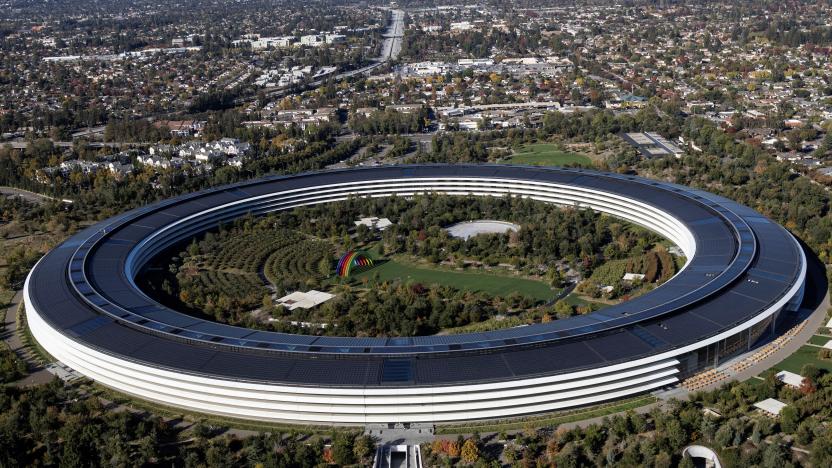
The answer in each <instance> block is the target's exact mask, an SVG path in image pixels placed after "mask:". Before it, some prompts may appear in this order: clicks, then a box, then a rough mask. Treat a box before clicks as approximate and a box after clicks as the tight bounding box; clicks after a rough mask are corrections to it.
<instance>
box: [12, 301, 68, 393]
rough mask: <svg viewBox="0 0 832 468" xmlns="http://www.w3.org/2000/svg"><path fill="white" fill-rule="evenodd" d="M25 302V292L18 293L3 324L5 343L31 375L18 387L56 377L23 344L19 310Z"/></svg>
mask: <svg viewBox="0 0 832 468" xmlns="http://www.w3.org/2000/svg"><path fill="white" fill-rule="evenodd" d="M22 300H23V292H22V291H17V292H16V293H15V295H14V297H12V300H11V303H10V304H9V306H8V307H7V308H6V318H5V319H4V322H3V332H2V334H0V336H2V339H3V342H4V343H6V345H7V346H8V347H9V349H11V350H12V351H13V352H14V353H15V354H17V357H18V358H20V359H21V360H22V361H24V362H25V363H26V366H27V367H28V372H29V375H27V376H26V377H24V378H22V379H20V380H18V381H17V382H15V383H14V385H16V386H22V387H25V386H30V385H40V384H45V383H49V382H51V381H52V379H53V378H55V376H53V375H52V374H51V373H50V372H49V371H47V370H46V369H45V368H44V367H43V366H42V365H41V364H40V361H39V360H38V357H37V356H36V355H35V354H34V353H33V352H32V350H31V349H29V348H28V347H26V345H25V344H23V340H22V339H21V338H20V333H18V330H17V308H18V307H19V305H20V302H21V301H22Z"/></svg>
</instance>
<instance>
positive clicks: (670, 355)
mask: <svg viewBox="0 0 832 468" xmlns="http://www.w3.org/2000/svg"><path fill="white" fill-rule="evenodd" d="M368 184H370V183H366V182H365V183H363V185H364V186H361V185H359V184H349V186H347V187H343V186H338V187H318V188H316V189H315V191H313V192H311V194H310V192H307V191H303V192H302V193H298V191H294V192H295V193H292V194H290V193H288V192H281V193H279V194H270V195H268V196H264V197H260V198H261V199H262V201H263V202H264V204H263V205H262V206H261V207H260V208H258V209H257V210H256V212H259V213H263V212H268V211H275V210H279V209H286V208H290V207H293V206H299V205H303V204H314V203H322V202H325V201H334V200H338V199H344V198H347V197H348V196H350V195H353V194H360V195H372V196H388V195H390V194H394V193H395V194H397V195H408V194H414V193H423V192H425V191H439V192H444V193H453V194H459V195H462V194H483V195H502V194H506V193H511V194H516V195H520V196H528V197H532V198H535V199H538V200H541V201H546V202H550V203H558V204H561V205H572V204H575V203H580V206H588V207H592V208H593V209H595V210H598V211H601V212H605V213H609V214H612V215H615V216H619V217H621V218H624V219H627V220H630V221H632V222H636V223H638V224H641V225H643V226H645V227H648V228H651V229H653V230H656V231H658V232H660V233H661V234H663V235H665V236H666V237H668V238H669V239H671V240H673V241H674V242H675V243H677V245H679V246H680V247H681V248H682V249H683V250H684V251H685V253H686V255H688V258H692V256H693V254H694V253H695V248H696V245H695V242H694V241H693V237H692V234H691V233H690V232H688V231H687V230H686V229H685V228H684V226H683V225H682V223H681V222H680V221H678V220H677V219H675V218H674V217H673V216H671V215H669V214H667V213H664V212H661V211H659V210H658V209H656V208H654V207H652V206H649V205H646V204H644V203H640V202H638V201H635V200H629V199H624V198H622V197H619V196H614V195H611V194H608V193H604V192H599V191H594V190H587V189H580V188H576V187H571V186H557V185H556V184H533V183H529V182H527V181H508V182H507V181H505V180H504V179H499V180H493V181H483V180H482V179H476V180H471V179H465V180H455V181H447V179H442V180H436V181H433V182H431V184H430V185H427V184H426V183H425V181H424V180H419V181H418V182H412V183H402V182H401V181H374V182H373V183H372V184H370V185H371V186H368ZM457 184H461V185H457ZM248 202H251V200H248ZM240 206H241V205H240V203H239V202H238V203H233V204H229V205H224V206H221V207H216V208H213V209H211V210H206V212H213V213H218V214H219V215H217V216H211V217H210V218H211V224H210V225H211V226H215V225H216V219H218V218H224V216H232V215H233V216H238V215H239V214H240V213H241V212H245V210H243V211H241V210H240V209H239V208H240ZM204 214H205V213H203V215H204ZM196 217H197V216H196V215H195V216H194V217H192V218H187V219H183V220H182V221H183V222H181V223H179V224H181V225H187V222H185V221H193V220H194V219H196ZM198 225H199V229H204V227H203V223H198ZM177 229H181V231H179V232H177ZM193 229H194V228H193V226H191V227H187V226H185V227H184V228H181V226H179V225H176V226H169V227H168V228H166V229H164V230H160V231H159V232H157V237H155V238H154V239H149V240H147V241H146V242H145V244H144V245H143V247H147V250H148V251H152V250H154V249H153V248H151V247H150V245H151V241H158V242H160V245H161V244H163V243H167V242H168V241H169V240H170V239H171V238H172V237H173V238H178V237H183V238H184V237H187V236H188V235H191V233H192V232H196V231H193ZM183 233H184V234H183ZM801 252H802V251H801ZM146 255H148V254H147V253H146V252H145V253H143V254H142V255H138V256H137V257H136V258H131V259H130V262H131V266H130V268H135V267H136V266H137V265H140V264H141V263H142V261H143V258H146ZM131 257H132V255H131ZM801 264H802V271H801V275H800V277H801V281H800V282H798V283H796V284H795V285H794V287H793V288H792V289H791V290H790V291H789V293H788V294H787V295H786V296H784V297H783V298H781V300H780V301H778V302H777V303H776V304H773V305H772V306H771V307H769V308H768V309H767V310H765V311H763V312H762V313H760V314H759V315H757V316H756V317H755V318H754V319H752V320H750V321H748V322H745V323H743V324H741V325H739V326H737V327H735V328H733V329H731V330H727V331H725V332H723V333H721V334H719V335H716V336H714V337H711V338H709V339H708V340H704V341H702V342H700V343H695V344H692V345H689V346H685V347H682V348H678V349H675V350H673V351H669V352H665V353H662V354H658V355H654V356H649V357H646V358H643V359H638V360H634V361H631V362H626V363H620V364H616V365H611V366H606V367H602V368H596V369H589V370H584V371H580V372H571V373H567V374H560V375H554V376H548V377H537V378H530V379H521V380H516V381H503V382H495V383H485V384H473V385H454V386H436V387H394V388H379V387H367V388H340V387H309V386H300V385H297V386H295V385H273V384H267V383H258V382H245V381H240V380H231V379H221V378H216V377H212V376H207V375H195V374H186V373H182V372H178V371H175V370H171V369H164V368H160V367H156V366H152V365H149V364H147V363H138V362H133V361H131V360H128V359H123V358H120V357H116V356H113V355H110V354H106V353H104V352H101V351H99V350H97V349H93V348H91V347H89V346H86V345H84V344H82V343H80V342H76V341H74V340H73V339H71V338H70V337H68V336H66V335H64V334H62V333H60V332H59V331H57V330H54V329H53V328H52V327H50V326H49V325H48V324H47V323H46V322H45V321H44V320H43V319H42V318H41V316H40V314H39V313H38V311H37V310H36V309H35V308H34V307H33V303H32V300H31V297H30V291H29V280H28V278H27V281H26V284H25V287H24V300H25V303H26V311H27V318H28V322H29V327H30V329H31V331H32V334H33V335H34V337H35V338H36V339H37V340H38V342H39V343H40V344H41V346H43V347H44V348H45V349H46V350H47V351H48V352H49V353H50V354H52V355H53V356H55V357H56V358H57V359H59V360H60V361H62V362H63V363H65V364H67V365H69V366H70V367H72V368H73V369H76V370H77V371H79V372H80V373H82V374H84V375H86V376H88V377H90V378H92V379H94V380H96V381H98V382H100V383H101V384H104V385H106V386H109V387H112V388H114V389H117V390H119V391H122V392H125V393H128V394H133V395H136V396H138V397H141V398H145V399H148V400H153V401H157V402H160V403H164V404H167V405H171V406H176V407H181V408H185V409H188V410H193V411H199V412H204V413H214V414H221V415H227V416H233V417H238V418H249V419H259V420H272V421H294V422H303V423H316V424H344V425H360V424H367V423H392V422H451V421H460V420H469V419H490V418H503V417H510V416H516V415H522V414H529V413H536V412H545V411H552V410H557V409H562V408H569V407H574V406H580V405H587V404H592V403H598V402H602V401H607V400H611V399H616V398H621V397H625V396H628V395H634V394H638V393H643V392H646V391H649V390H653V389H656V388H660V387H663V386H666V385H671V384H673V383H675V382H677V381H678V378H677V377H676V374H677V373H678V370H677V368H676V366H677V365H678V364H679V361H678V360H677V357H680V356H682V355H684V354H686V353H689V352H691V351H694V350H696V349H700V348H702V347H705V346H708V345H710V344H712V343H716V342H718V341H720V340H723V339H725V338H727V337H729V336H732V335H735V334H737V333H740V332H742V331H744V330H746V329H748V328H749V327H751V326H753V325H754V324H756V323H758V322H760V321H762V320H765V319H766V318H768V317H769V316H771V315H772V314H775V313H777V312H779V311H780V310H781V309H782V308H783V306H784V305H785V304H786V303H787V302H788V301H789V300H791V299H792V297H794V296H795V295H796V294H798V293H799V291H800V290H802V289H801V287H802V283H803V281H802V279H803V278H804V277H805V272H806V262H805V259H803V261H802V263H801Z"/></svg>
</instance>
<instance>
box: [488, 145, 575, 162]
mask: <svg viewBox="0 0 832 468" xmlns="http://www.w3.org/2000/svg"><path fill="white" fill-rule="evenodd" d="M503 162H505V163H506V164H523V165H528V166H564V165H567V164H578V165H581V166H587V167H589V166H592V160H591V159H589V158H588V157H586V156H584V155H581V154H578V153H572V152H570V151H563V150H561V149H560V148H559V147H558V146H557V145H554V144H552V143H533V144H529V145H523V146H521V147H520V148H517V149H515V150H514V154H513V155H511V156H509V157H508V158H506V159H504V160H503Z"/></svg>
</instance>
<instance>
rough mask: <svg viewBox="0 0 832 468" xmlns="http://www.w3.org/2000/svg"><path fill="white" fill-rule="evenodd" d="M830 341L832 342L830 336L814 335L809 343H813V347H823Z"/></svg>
mask: <svg viewBox="0 0 832 468" xmlns="http://www.w3.org/2000/svg"><path fill="white" fill-rule="evenodd" d="M829 340H832V338H829V337H828V336H820V335H814V336H812V337H811V338H809V343H812V344H813V345H818V346H823V345H825V344H826V343H827V342H828V341H829Z"/></svg>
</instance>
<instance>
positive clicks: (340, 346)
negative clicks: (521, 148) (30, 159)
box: [30, 165, 801, 386]
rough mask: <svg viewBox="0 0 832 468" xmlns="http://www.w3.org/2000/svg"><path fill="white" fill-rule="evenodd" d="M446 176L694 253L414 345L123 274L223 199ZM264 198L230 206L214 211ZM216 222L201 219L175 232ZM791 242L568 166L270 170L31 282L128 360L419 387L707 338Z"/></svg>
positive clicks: (755, 309) (776, 282)
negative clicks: (552, 196) (278, 322)
mask: <svg viewBox="0 0 832 468" xmlns="http://www.w3.org/2000/svg"><path fill="white" fill-rule="evenodd" d="M449 177H490V178H505V179H507V180H508V179H511V180H517V179H525V180H534V181H537V182H550V183H561V184H571V185H573V186H575V187H587V188H597V189H598V190H602V191H605V192H608V193H612V194H616V195H620V196H623V197H626V198H636V199H638V200H640V201H642V202H645V203H647V204H649V205H651V206H654V207H656V208H658V209H660V210H663V211H666V212H669V213H672V214H673V215H674V216H675V217H676V218H677V219H679V220H681V221H682V222H683V223H684V224H685V225H686V227H687V228H688V229H689V230H690V231H691V232H692V233H693V235H694V237H695V239H696V240H697V253H696V256H695V257H694V258H693V259H691V261H690V263H689V265H688V266H687V268H686V269H685V270H684V271H683V272H682V273H680V274H678V275H677V276H676V277H674V278H673V279H672V280H671V281H669V282H667V283H666V284H664V285H663V286H661V287H660V288H658V289H657V290H655V291H653V292H651V293H649V294H646V295H644V296H641V297H639V298H635V299H633V300H631V301H628V302H624V303H622V304H619V305H616V306H613V307H609V308H606V309H603V310H601V311H598V312H595V313H593V314H589V315H585V316H578V317H573V318H570V319H565V320H557V321H553V322H550V323H546V324H538V325H533V326H527V327H518V328H511V329H505V330H497V331H491V332H483V333H472V334H461V335H451V336H427V337H413V338H383V337H382V338H344V337H314V336H300V335H289V334H282V333H273V332H265V331H256V330H248V329H242V328H238V327H231V326H227V325H223V324H218V323H213V322H209V321H205V320H201V319H198V318H195V317H189V316H186V315H183V314H181V313H179V312H177V311H174V310H170V309H168V308H166V307H164V306H162V305H160V304H156V303H155V302H154V301H152V300H151V299H149V298H148V297H146V296H145V295H144V294H143V293H142V292H141V291H138V290H137V289H136V287H135V286H134V285H133V284H132V283H131V282H130V278H129V277H128V276H127V275H126V274H125V265H126V258H127V255H128V254H130V253H131V252H133V251H134V249H135V248H136V246H137V245H139V244H140V242H141V241H142V240H143V239H145V238H146V237H147V236H149V235H151V234H153V233H156V232H158V231H159V230H160V229H162V228H164V227H165V226H169V225H170V224H171V223H173V222H176V221H177V220H181V219H182V218H183V217H185V216H189V215H192V214H197V213H201V212H203V211H205V210H208V209H211V208H213V207H216V206H219V205H221V204H225V203H231V202H238V201H242V200H245V199H246V198H248V197H255V196H262V195H268V194H273V193H277V192H282V191H287V190H295V189H303V188H306V187H310V186H320V185H325V184H343V183H352V182H357V183H362V184H366V183H367V181H371V180H376V181H378V180H385V179H392V180H410V181H418V180H419V179H420V178H440V179H441V178H449ZM269 204H272V202H271V201H269V200H260V201H258V202H257V203H256V204H254V206H259V207H260V208H252V207H251V205H248V204H241V205H237V206H235V207H234V208H233V209H229V210H228V211H227V213H225V214H224V215H222V216H225V217H227V218H230V217H233V216H238V215H240V214H242V213H245V212H246V211H247V210H249V209H267V208H266V207H267V205H269ZM216 223H217V221H216V219H207V218H206V219H205V220H200V221H199V222H197V223H195V224H194V225H193V226H191V227H189V228H187V229H181V230H180V231H177V235H176V236H173V237H177V236H178V238H185V237H187V236H190V235H193V233H194V232H198V231H199V230H200V229H201V230H204V229H208V228H211V227H214V226H216ZM798 248H799V247H798V246H797V244H796V242H795V241H794V239H793V238H792V237H791V236H790V235H789V234H788V232H787V231H786V230H785V229H783V228H782V227H780V226H777V225H776V224H774V223H772V222H770V221H768V220H766V219H765V218H763V217H762V216H760V215H759V214H758V213H756V212H755V211H753V210H751V209H749V208H747V207H743V206H741V205H738V204H737V203H735V202H733V201H730V200H727V199H725V198H722V197H718V196H716V195H713V194H710V193H707V192H703V191H701V190H695V189H689V188H686V187H681V186H678V185H673V184H668V183H663V182H655V181H649V180H645V179H639V178H636V177H632V176H626V175H619V174H603V173H597V172H592V171H586V170H579V169H554V168H552V169H548V168H546V169H544V168H528V167H517V166H491V165H456V166H448V165H427V166H394V167H378V168H369V169H352V170H343V171H331V172H322V173H310V174H302V175H298V176H288V177H283V176H272V177H268V178H265V179H259V180H254V181H248V182H242V183H238V184H234V185H232V186H227V187H220V188H217V189H213V190H205V191H201V192H198V193H194V194H189V195H184V196H180V197H177V198H175V199H170V200H166V201H164V202H161V203H158V204H155V205H150V206H146V207H142V208H140V209H136V210H133V211H131V212H128V213H125V214H122V215H119V216H117V217H114V218H111V219H109V220H106V221H104V222H102V223H99V224H98V225H96V226H93V227H91V228H88V229H85V230H84V231H82V232H80V233H79V234H76V235H75V236H73V237H72V238H70V239H69V240H68V241H66V242H65V243H63V244H62V245H61V246H60V247H59V248H57V249H55V250H53V251H52V252H50V253H49V254H48V255H47V256H45V257H44V259H43V260H42V261H41V262H40V263H39V264H38V265H37V267H36V268H35V269H34V270H33V273H32V275H31V276H30V282H31V290H32V300H33V302H34V303H35V306H36V307H37V309H38V311H39V313H41V314H42V315H43V316H44V318H45V320H47V321H48V322H49V323H50V324H51V325H52V326H53V327H55V328H57V329H58V330H63V331H64V333H71V334H73V336H75V339H77V340H79V341H82V342H86V343H88V344H89V345H91V346H94V347H96V348H97V349H102V350H105V351H106V352H109V353H113V354H116V355H119V356H122V357H124V358H125V359H132V360H136V361H140V362H150V363H154V364H155V365H159V366H163V367H169V368H172V369H177V370H181V371H184V372H194V373H207V374H211V375H226V376H228V377H229V378H237V379H248V380H255V381H278V382H292V383H299V384H308V385H348V386H353V385H358V386H368V385H370V386H371V385H393V384H395V382H396V379H399V381H400V382H408V384H413V385H429V384H435V383H454V382H471V381H474V382H476V381H491V380H500V379H510V378H516V377H517V376H532V375H546V374H552V373H558V372H566V371H570V370H576V369H582V368H587V367H592V366H598V365H602V364H610V363H614V362H621V361H622V360H626V359H633V358H636V357H639V356H645V355H647V354H650V353H656V352H660V351H662V350H668V349H671V348H675V347H678V346H682V345H684V344H688V343H691V342H694V341H696V340H701V339H702V338H703V337H707V336H713V335H715V334H717V333H719V332H721V331H723V330H724V329H726V327H729V326H731V325H732V324H734V323H737V322H738V321H742V320H747V319H748V318H751V317H753V316H754V315H756V314H758V313H759V312H760V311H761V310H763V309H764V307H765V306H766V305H767V304H770V303H772V302H773V301H774V300H776V299H777V298H779V297H782V295H783V294H784V293H785V291H787V290H789V289H790V288H791V287H792V285H793V284H794V283H795V281H796V279H797V276H798V272H799V271H800V267H801V264H800V254H799V250H798ZM157 250H158V249H157ZM152 253H153V252H152V251H150V250H149V251H148V253H147V254H142V255H139V256H137V260H138V261H139V262H141V261H144V260H147V257H148V256H149V255H150V254H152ZM82 267H83V268H82ZM385 356H387V357H386V358H385ZM385 363H387V364H385ZM402 363H406V364H402Z"/></svg>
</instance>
